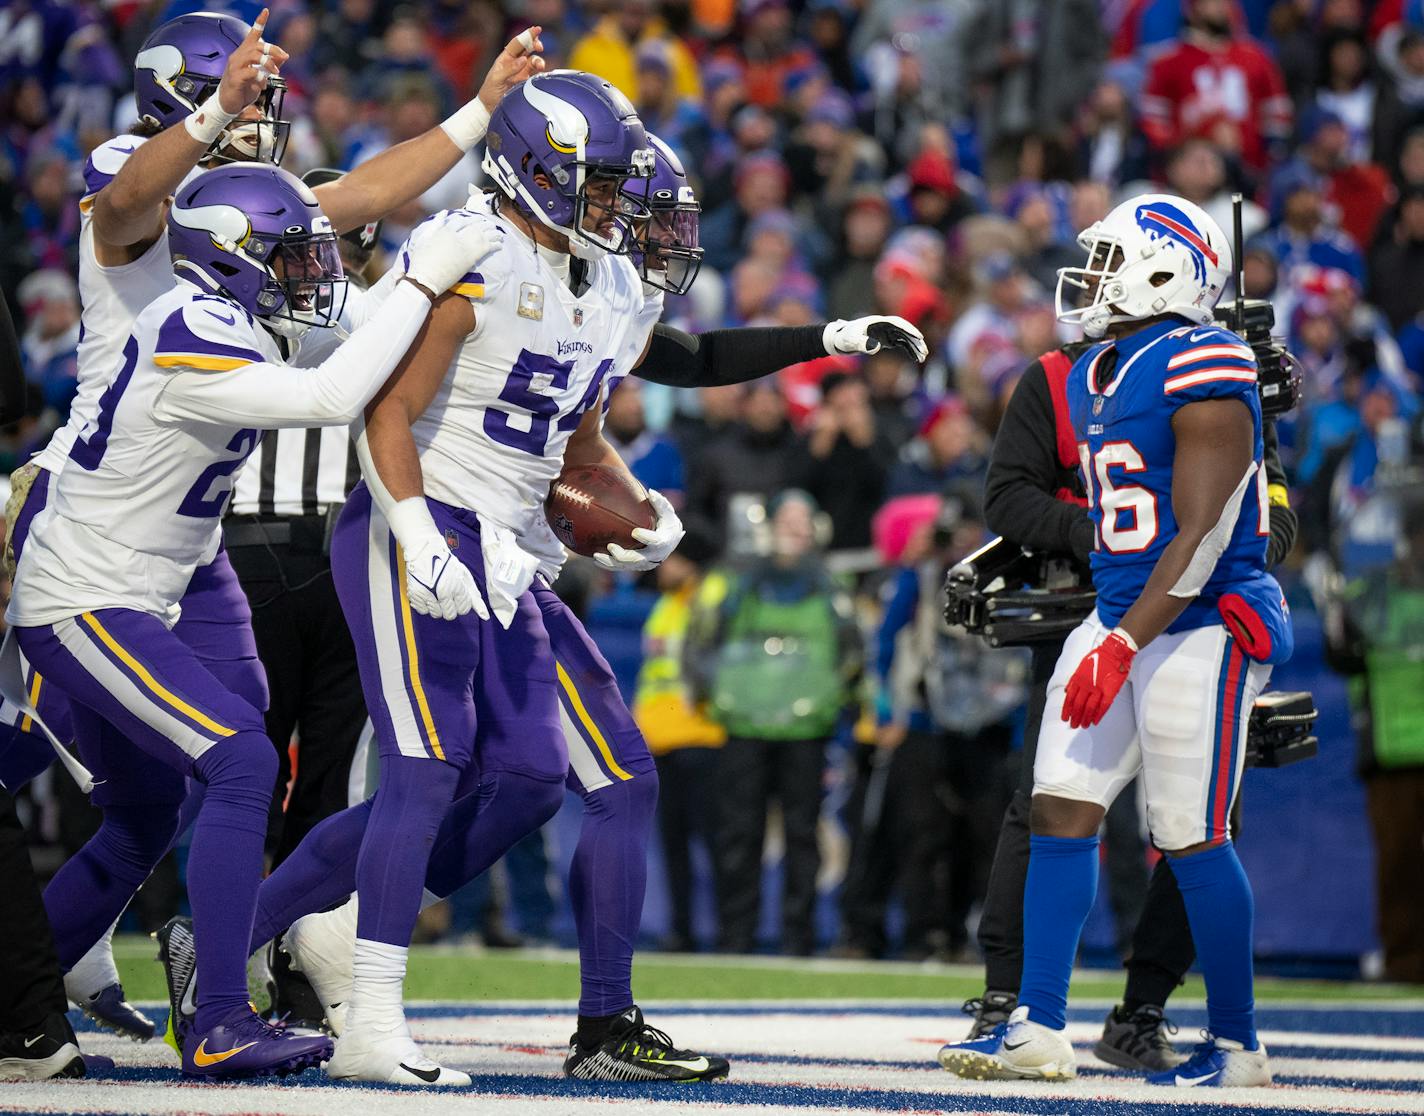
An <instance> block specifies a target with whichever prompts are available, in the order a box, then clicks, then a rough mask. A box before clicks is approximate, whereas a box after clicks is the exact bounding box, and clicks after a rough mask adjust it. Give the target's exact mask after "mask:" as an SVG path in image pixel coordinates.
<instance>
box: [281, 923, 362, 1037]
mask: <svg viewBox="0 0 1424 1116" xmlns="http://www.w3.org/2000/svg"><path fill="white" fill-rule="evenodd" d="M355 941H356V899H355V897H354V896H353V897H352V899H351V900H350V901H349V902H348V903H346V904H344V905H343V906H340V907H337V908H336V909H335V910H334V911H326V912H324V913H321V914H310V915H306V916H305V917H303V918H299V919H297V921H296V922H294V923H292V925H291V927H290V928H289V929H288V930H287V932H286V934H284V935H283V936H282V949H284V950H286V952H287V956H289V957H290V958H291V959H292V968H293V969H294V970H295V971H297V972H299V973H301V974H302V975H303V976H305V977H306V978H307V981H308V983H310V984H311V986H312V991H314V992H315V993H316V995H317V999H319V1000H320V1001H321V1010H322V1013H323V1014H324V1015H325V1017H326V1028H327V1030H329V1031H330V1032H331V1033H332V1035H334V1036H336V1037H337V1038H340V1037H341V1032H342V1029H343V1028H344V1027H345V1026H346V1009H347V1006H348V1005H349V1004H350V1003H351V956H352V948H353V946H354V943H355Z"/></svg>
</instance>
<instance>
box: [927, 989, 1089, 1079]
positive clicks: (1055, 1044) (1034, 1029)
mask: <svg viewBox="0 0 1424 1116" xmlns="http://www.w3.org/2000/svg"><path fill="white" fill-rule="evenodd" d="M939 1064H940V1065H942V1066H943V1067H944V1068H945V1069H947V1070H948V1071H949V1072H950V1073H952V1074H954V1075H955V1076H956V1077H967V1078H969V1079H970V1080H973V1081H1023V1080H1039V1079H1043V1080H1051V1081H1066V1080H1068V1079H1069V1078H1072V1077H1076V1076H1077V1075H1078V1060H1077V1058H1076V1057H1075V1056H1074V1054H1073V1046H1072V1044H1071V1043H1070V1042H1069V1041H1068V1036H1067V1035H1066V1034H1065V1033H1064V1032H1063V1031H1055V1030H1053V1029H1052V1028H1051V1027H1045V1026H1043V1024H1041V1023H1034V1022H1031V1021H1030V1020H1029V1017H1028V1008H1027V1007H1026V1006H1022V1007H1017V1008H1015V1009H1014V1010H1013V1012H1012V1014H1010V1016H1009V1018H1008V1021H1007V1022H1005V1023H1000V1024H999V1025H998V1026H997V1027H995V1028H994V1030H993V1031H992V1032H990V1033H989V1034H988V1035H986V1036H984V1037H983V1038H981V1039H967V1040H965V1041H964V1042H952V1043H950V1044H949V1045H947V1046H943V1047H941V1048H940V1051H939Z"/></svg>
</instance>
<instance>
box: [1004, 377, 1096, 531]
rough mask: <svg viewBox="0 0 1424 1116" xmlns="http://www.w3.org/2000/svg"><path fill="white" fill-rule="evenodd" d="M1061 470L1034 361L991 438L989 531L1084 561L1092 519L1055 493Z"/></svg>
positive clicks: (1044, 386) (1044, 382) (1043, 380)
mask: <svg viewBox="0 0 1424 1116" xmlns="http://www.w3.org/2000/svg"><path fill="white" fill-rule="evenodd" d="M1061 471H1062V466H1061V465H1060V464H1059V461H1058V439H1057V424H1056V422H1055V420H1054V416H1053V397H1052V395H1050V393H1049V388H1048V377H1047V375H1045V373H1044V371H1043V365H1042V364H1041V363H1040V362H1039V361H1034V362H1033V363H1032V364H1030V365H1029V366H1028V371H1026V372H1025V373H1024V374H1023V378H1022V379H1021V380H1019V382H1018V386H1017V387H1016V388H1014V393H1013V395H1011V396H1010V397H1009V403H1008V406H1007V407H1006V408H1005V409H1004V419H1003V421H1002V422H1001V423H1000V424H999V433H998V435H997V436H996V437H995V439H994V453H993V456H992V457H991V458H990V460H989V476H988V479H987V480H986V481H985V483H984V518H985V521H986V522H987V523H988V524H989V529H990V530H992V531H995V532H997V533H998V534H1000V535H1003V536H1004V538H1006V539H1009V540H1011V541H1013V542H1016V543H1018V544H1019V545H1020V546H1027V547H1031V548H1033V549H1034V550H1039V551H1046V552H1048V553H1051V554H1069V553H1072V554H1076V555H1077V557H1078V558H1080V559H1086V558H1087V556H1088V554H1089V553H1091V551H1092V549H1093V524H1092V520H1090V519H1089V518H1088V511H1087V509H1086V508H1081V507H1078V506H1077V505H1076V504H1069V503H1067V502H1065V501H1063V500H1059V499H1057V498H1056V497H1055V496H1054V492H1055V490H1056V489H1057V488H1058V484H1059V474H1060V473H1061Z"/></svg>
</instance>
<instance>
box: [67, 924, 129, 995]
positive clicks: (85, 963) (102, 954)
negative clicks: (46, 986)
mask: <svg viewBox="0 0 1424 1116" xmlns="http://www.w3.org/2000/svg"><path fill="white" fill-rule="evenodd" d="M115 926H118V923H117V922H115V923H114V925H113V926H110V927H109V929H108V932H107V933H105V935H104V936H103V937H102V938H100V939H99V940H98V941H97V942H95V943H94V945H93V947H92V948H91V949H90V950H89V952H88V953H86V954H85V955H84V956H83V957H81V958H80V959H79V960H78V961H76V962H75V963H74V968H72V969H70V970H69V972H67V973H65V974H64V993H65V995H66V996H68V997H69V998H70V999H71V1000H73V1001H74V1002H75V1003H76V1004H81V1005H82V1004H85V1003H87V1002H88V1001H89V999H90V998H91V997H93V996H96V995H98V994H99V993H100V992H102V991H103V990H104V989H105V988H107V987H109V985H111V984H118V983H119V970H118V969H116V968H115V967H114V927H115Z"/></svg>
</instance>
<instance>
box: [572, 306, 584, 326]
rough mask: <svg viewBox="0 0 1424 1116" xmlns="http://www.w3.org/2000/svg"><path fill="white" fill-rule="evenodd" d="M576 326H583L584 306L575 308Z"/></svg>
mask: <svg viewBox="0 0 1424 1116" xmlns="http://www.w3.org/2000/svg"><path fill="white" fill-rule="evenodd" d="M574 325H576V326H581V325H583V307H582V306H575V307H574Z"/></svg>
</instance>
